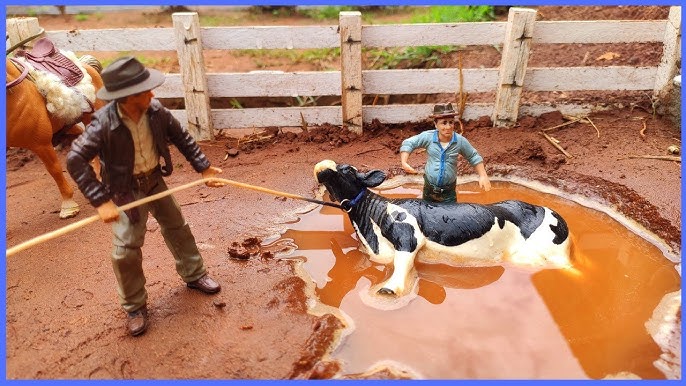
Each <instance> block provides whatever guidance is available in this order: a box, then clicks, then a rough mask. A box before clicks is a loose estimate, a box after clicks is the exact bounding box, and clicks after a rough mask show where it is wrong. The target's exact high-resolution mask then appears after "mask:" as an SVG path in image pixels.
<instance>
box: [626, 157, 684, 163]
mask: <svg viewBox="0 0 686 386" xmlns="http://www.w3.org/2000/svg"><path fill="white" fill-rule="evenodd" d="M627 158H630V159H636V158H645V159H659V160H663V161H676V162H681V157H679V156H674V155H630V156H627V157H624V158H618V159H620V160H621V159H627Z"/></svg>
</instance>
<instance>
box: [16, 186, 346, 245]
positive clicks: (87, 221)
mask: <svg viewBox="0 0 686 386" xmlns="http://www.w3.org/2000/svg"><path fill="white" fill-rule="evenodd" d="M207 182H222V183H224V184H227V185H234V186H238V187H241V188H246V189H252V190H257V191H260V192H263V193H269V194H273V195H275V196H282V197H287V198H293V199H296V200H303V201H307V202H313V203H316V204H321V205H326V206H332V207H334V208H339V209H341V206H340V205H338V204H335V203H332V202H326V201H320V200H315V199H312V198H307V197H303V196H299V195H297V194H291V193H285V192H279V191H278V190H272V189H267V188H263V187H260V186H255V185H250V184H245V183H242V182H237V181H233V180H227V179H225V178H217V177H210V178H202V179H199V180H197V181H193V182H189V183H187V184H185V185H181V186H177V187H175V188H172V189H169V190H165V191H164V192H160V193H157V194H153V195H152V196H148V197H144V198H141V199H140V200H136V201H133V202H131V203H128V204H126V205H122V206H120V207H119V210H121V211H122V212H123V211H126V210H129V209H131V208H135V207H137V206H140V205H143V204H147V203H148V202H151V201H155V200H159V199H160V198H162V197H166V196H168V195H170V194H174V193H176V192H178V191H181V190H184V189H188V188H190V187H192V186H195V185H199V184H203V183H207ZM98 220H100V215H97V214H95V215H93V216H90V217H87V218H84V219H83V220H80V221H77V222H75V223H73V224H69V225H67V226H64V227H62V228H59V229H56V230H54V231H51V232H48V233H44V234H42V235H40V236H37V237H34V238H32V239H30V240H28V241H25V242H23V243H21V244H19V245H16V246H14V247H12V248H9V249H7V252H6V254H5V256H6V257H10V256H12V255H14V254H16V253H19V252H21V251H23V250H25V249H28V248H30V247H33V246H35V245H38V244H41V243H44V242H46V241H48V240H52V239H55V238H57V237H60V236H62V235H65V234H67V233H69V232H71V231H73V230H76V229H79V228H81V227H83V226H86V225H88V224H90V223H93V222H96V221H98Z"/></svg>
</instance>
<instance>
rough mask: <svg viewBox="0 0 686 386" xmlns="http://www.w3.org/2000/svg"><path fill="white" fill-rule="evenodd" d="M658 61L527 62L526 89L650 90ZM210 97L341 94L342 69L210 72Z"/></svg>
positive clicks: (371, 79) (483, 79)
mask: <svg viewBox="0 0 686 386" xmlns="http://www.w3.org/2000/svg"><path fill="white" fill-rule="evenodd" d="M656 72H657V68H656V67H640V68H636V67H556V68H529V69H527V74H526V79H527V81H526V89H527V90H528V91H579V90H652V89H653V85H654V82H655V76H656ZM463 73H464V82H465V84H464V88H463V90H464V91H465V92H490V91H495V87H496V85H497V80H498V69H495V68H487V69H467V70H463ZM207 78H208V89H209V96H210V97H212V98H220V97H221V98H238V97H287V96H321V95H340V89H339V86H338V83H336V82H337V80H338V79H340V72H338V71H330V72H300V73H298V72H294V73H274V72H272V73H261V72H258V73H248V74H241V73H216V74H208V76H207ZM182 87H183V85H182V82H181V76H180V75H179V74H168V75H167V80H166V81H165V82H164V84H163V85H162V86H160V87H158V88H156V89H155V95H157V97H159V98H182V97H183V94H182V92H181V90H182ZM458 87H459V84H458V71H457V70H455V69H430V70H367V71H363V72H362V88H363V89H364V90H365V93H366V94H368V95H369V94H372V95H373V94H391V95H401V94H441V93H453V92H455V91H456V90H457V89H458Z"/></svg>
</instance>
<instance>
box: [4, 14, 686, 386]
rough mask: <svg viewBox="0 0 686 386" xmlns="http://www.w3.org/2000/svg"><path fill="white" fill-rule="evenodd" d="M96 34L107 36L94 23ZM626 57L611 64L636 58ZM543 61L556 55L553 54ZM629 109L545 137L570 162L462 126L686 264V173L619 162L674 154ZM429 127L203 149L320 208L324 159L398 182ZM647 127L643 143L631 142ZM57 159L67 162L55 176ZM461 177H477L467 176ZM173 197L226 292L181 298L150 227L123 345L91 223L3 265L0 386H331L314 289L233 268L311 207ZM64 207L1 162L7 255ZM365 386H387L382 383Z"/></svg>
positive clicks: (664, 137) (177, 178) (332, 324)
mask: <svg viewBox="0 0 686 386" xmlns="http://www.w3.org/2000/svg"><path fill="white" fill-rule="evenodd" d="M666 9H667V8H666V7H540V12H541V13H542V14H543V15H544V16H545V17H546V18H547V19H548V20H553V19H565V18H567V19H573V18H578V19H604V18H607V19H611V18H615V19H628V18H635V19H649V18H665V17H666V14H667V13H666ZM655 15H657V16H655ZM133 16H135V15H131V17H133ZM120 17H125V15H122V16H120ZM60 18H61V17H47V18H46V20H48V21H50V23H55V24H54V25H52V24H51V25H49V26H48V24H44V23H43V20H41V25H45V26H46V28H48V29H68V28H71V27H70V25H71V24H70V23H74V22H73V20H71V21H70V20H65V19H64V18H61V19H60ZM53 19H54V20H53ZM58 19H60V20H62V24H60V23H59V22H58V21H57V20H58ZM108 19H113V18H108ZM119 20H121V19H119ZM111 22H112V23H116V20H112V21H111ZM255 24H257V22H256V23H255ZM264 24H266V23H264ZM122 25H123V26H127V27H128V26H130V25H127V24H121V25H120V26H122ZM131 26H133V25H131ZM98 27H99V28H104V27H105V26H104V25H102V23H99V25H98ZM81 28H82V27H81ZM572 48H574V47H566V48H561V49H564V50H566V51H569V54H568V55H567V56H569V57H576V58H583V57H584V56H585V52H586V51H583V52H576V51H573V50H572ZM629 48H630V47H625V48H624V49H625V50H624V51H621V52H620V54H621V55H636V54H632V53H631V50H630V49H629ZM584 50H585V48H584ZM550 52H551V54H550V55H557V54H554V52H555V51H554V50H553V51H550ZM537 55H540V53H539V54H537ZM593 55H595V53H594V54H593ZM593 55H591V57H593ZM646 55H647V56H646V58H644V57H643V56H641V57H640V58H639V60H640V61H643V60H645V61H646V62H648V63H653V64H649V65H654V62H653V61H654V60H656V59H655V55H657V60H659V52H658V53H654V52H653V53H650V52H648V53H647V54H646ZM557 59H559V55H558V57H555V56H550V57H548V58H547V59H544V58H542V57H540V58H539V60H541V61H542V62H545V61H546V60H548V61H550V62H555V61H556V60H557ZM619 97H621V95H619ZM626 106H627V107H625V108H621V109H620V108H615V109H611V110H609V111H604V112H598V113H594V114H591V115H590V119H591V120H592V122H593V123H594V124H595V125H596V126H597V128H598V130H599V131H600V137H598V136H597V133H596V130H595V129H594V128H593V126H591V125H590V124H589V123H575V124H571V125H568V126H566V127H564V128H560V129H558V130H555V131H553V132H551V133H550V134H551V135H553V136H554V137H555V138H557V139H558V140H559V141H560V143H561V144H562V146H564V147H565V149H566V150H567V151H568V152H569V153H570V154H572V155H573V158H566V157H565V156H564V155H562V154H561V153H560V152H559V151H558V150H556V149H555V148H554V147H553V146H552V145H551V144H550V143H548V142H547V141H546V140H545V139H544V138H543V137H542V136H540V135H539V134H538V133H537V132H538V131H539V130H541V129H544V128H549V127H553V126H555V125H558V124H560V123H562V122H563V117H562V116H561V114H559V113H550V114H546V115H544V116H541V117H538V118H533V117H523V118H521V119H520V121H519V124H518V125H517V126H516V127H514V128H512V129H496V128H492V127H491V125H490V121H489V119H488V118H486V117H484V118H482V119H479V120H475V121H471V122H467V123H466V124H465V131H464V135H465V136H466V137H467V138H468V139H469V141H470V142H471V143H472V144H473V145H474V146H475V147H476V148H477V149H479V151H480V153H481V154H482V155H483V157H484V159H485V164H486V168H487V170H488V172H489V175H491V176H492V178H507V177H509V176H518V177H522V178H525V179H529V180H532V179H533V180H538V181H541V182H544V183H546V184H548V185H552V186H555V187H558V188H560V189H561V190H563V191H564V192H567V193H569V194H574V195H579V196H583V197H586V198H588V199H589V200H592V201H594V202H598V203H602V204H605V205H607V206H611V207H612V208H614V209H615V210H616V211H618V212H620V213H623V214H625V215H626V216H628V217H630V218H632V219H634V220H635V221H636V222H637V223H639V224H641V225H642V226H643V227H645V228H646V229H648V230H649V231H650V232H652V233H654V234H656V235H657V236H659V237H660V238H661V239H663V240H664V241H665V243H666V244H668V245H669V246H670V248H672V249H673V252H674V253H675V254H676V255H678V256H680V254H681V225H680V224H681V204H680V202H681V189H680V187H681V164H680V163H679V162H673V161H665V160H657V159H642V158H639V159H634V158H627V157H629V156H632V155H668V153H667V148H668V147H669V146H670V145H677V146H679V147H680V146H681V133H680V127H678V126H677V125H675V124H674V123H673V121H672V120H670V119H668V118H665V117H661V116H659V115H654V114H652V111H651V106H650V103H649V101H648V100H645V101H642V102H639V103H635V104H634V105H626ZM644 124H645V126H644ZM428 125H429V124H428V123H408V124H404V125H396V126H387V125H382V124H380V123H377V122H375V123H373V124H371V125H368V126H367V127H365V134H364V135H363V136H361V137H356V136H354V135H344V134H342V133H341V131H340V128H338V127H329V126H324V127H322V128H320V129H319V130H316V131H315V130H311V131H310V132H309V133H293V132H278V133H277V134H276V135H275V136H272V137H270V138H269V139H267V140H264V141H261V142H257V141H255V142H247V143H245V144H244V145H242V146H241V147H240V149H239V153H238V155H237V156H235V157H226V155H227V151H228V150H229V149H230V148H232V147H234V146H235V145H236V141H235V140H234V139H232V138H228V137H222V136H220V137H218V138H217V139H216V140H214V141H209V142H205V143H202V144H201V147H202V149H203V151H205V152H206V154H207V155H208V157H209V158H210V160H211V161H212V162H213V163H214V164H215V165H216V166H219V167H221V168H223V170H224V173H223V175H221V176H222V177H224V178H229V179H234V180H237V181H240V182H244V183H248V184H253V185H258V186H262V187H266V188H270V189H274V190H279V191H283V192H288V193H293V194H298V195H302V196H306V197H314V195H315V192H316V188H317V187H316V185H315V182H314V179H313V176H312V169H313V166H314V165H315V164H316V163H317V162H318V161H321V160H322V159H333V160H335V161H337V162H339V163H350V164H353V165H355V166H357V167H358V168H360V169H371V168H374V169H382V170H385V171H386V172H387V173H388V174H389V175H398V174H402V171H401V168H400V163H399V156H398V153H397V151H398V147H399V144H400V141H401V140H402V139H404V138H406V137H408V136H410V135H412V134H414V133H417V132H418V131H420V130H423V129H428V128H429V126H428ZM644 127H645V131H644V134H645V137H644V138H643V137H642V136H641V135H640V133H641V131H642V129H643V128H644ZM274 131H276V130H274ZM65 155H66V151H65V150H62V151H61V152H60V157H61V158H62V160H64V156H65ZM172 156H173V159H174V162H175V172H174V174H173V175H172V176H170V177H168V178H167V183H168V185H169V186H170V187H173V186H179V185H182V184H185V183H188V182H190V181H193V180H195V179H197V178H198V177H199V176H198V175H197V174H196V173H194V172H193V171H192V169H191V168H190V167H189V165H188V164H187V163H186V162H185V160H183V157H182V156H181V155H180V154H178V152H176V151H174V152H173V154H172ZM225 158H226V159H225ZM412 161H413V162H412V163H413V165H414V166H415V167H418V166H420V165H421V164H422V163H423V156H421V155H414V156H413V158H412ZM461 171H462V173H463V174H469V173H471V172H472V171H471V168H469V167H467V166H465V165H461ZM175 196H176V198H177V200H178V201H179V203H180V204H181V205H182V209H183V211H184V214H185V216H186V219H187V220H188V222H189V223H190V225H191V227H192V229H193V232H194V234H195V237H196V240H197V242H198V244H199V246H200V248H201V251H202V253H203V256H204V258H205V262H206V265H207V266H208V268H209V270H210V272H211V274H212V275H213V276H214V277H215V278H216V279H217V280H218V281H219V282H220V283H221V284H222V285H223V289H222V292H221V293H219V294H218V295H216V296H206V295H203V294H199V293H197V292H193V291H190V290H188V289H187V288H186V287H185V286H184V285H183V283H182V281H181V280H180V279H179V278H178V276H177V274H176V272H175V270H174V267H173V260H172V258H171V255H170V253H169V252H168V250H167V248H166V246H165V244H164V242H163V240H162V237H161V235H160V233H159V231H158V227H157V224H156V223H155V222H154V221H153V220H149V223H148V227H149V232H148V235H147V240H146V243H145V246H144V248H143V253H144V263H143V264H144V270H145V272H146V275H147V289H148V292H149V302H150V303H149V309H150V318H151V322H152V323H151V326H150V328H149V330H148V331H147V333H146V334H145V335H143V336H141V337H138V338H132V337H130V336H128V334H127V332H126V329H125V313H124V312H123V311H122V310H121V309H120V307H119V305H118V301H117V295H116V292H115V279H114V276H113V275H112V269H111V266H110V262H109V252H110V243H111V235H110V228H109V226H107V225H103V224H102V223H100V222H98V223H95V224H91V225H88V226H86V227H84V228H81V229H80V230H77V231H74V232H72V233H70V234H68V235H66V236H63V237H60V238H58V239H56V240H52V241H49V242H46V243H44V244H42V245H39V246H36V247H33V248H31V249H28V250H26V251H24V252H21V253H19V254H17V255H14V256H11V257H9V258H7V263H6V270H7V295H6V301H7V310H6V317H7V329H6V333H7V339H6V344H7V355H6V368H7V378H8V379H149V378H153V379H241V378H242V379H245V378H250V379H255V378H257V379H284V378H330V377H332V376H334V375H336V371H337V366H336V364H335V363H334V362H330V361H329V360H328V358H327V355H326V353H327V350H328V348H329V347H330V345H331V344H332V342H334V341H335V339H336V335H335V331H336V329H337V328H338V327H340V322H339V321H338V319H336V318H335V317H333V316H332V314H330V313H325V314H323V315H321V316H315V315H311V314H309V313H308V312H307V297H308V294H309V293H310V291H311V288H310V286H311V284H310V282H309V281H308V280H306V279H305V280H304V279H302V278H301V277H299V276H298V275H297V274H296V267H295V266H294V265H292V263H291V262H287V261H280V260H276V259H248V260H238V259H231V258H229V248H230V247H231V246H232V244H233V243H238V244H241V243H243V241H244V240H246V239H249V238H252V237H256V238H258V239H264V238H266V237H268V236H272V235H276V234H278V233H279V231H280V230H282V229H283V228H285V226H286V225H284V223H285V222H287V221H289V220H293V219H294V218H295V216H296V215H295V214H294V213H295V212H297V210H298V209H299V208H302V207H303V206H304V205H305V204H304V203H303V202H300V201H295V200H290V199H288V200H285V199H280V198H277V197H274V196H271V195H267V194H263V193H258V192H255V191H251V190H246V189H239V188H234V187H224V188H217V189H211V188H206V187H204V186H197V187H194V188H191V189H188V190H184V191H182V192H180V193H178V194H176V195H175ZM58 197H59V196H58V193H57V189H56V187H55V186H54V183H53V181H52V179H51V178H50V177H49V175H48V174H47V172H46V171H45V169H44V168H43V166H42V164H41V163H40V161H39V160H38V159H37V157H35V156H33V155H32V154H30V153H27V152H25V151H22V150H18V149H10V150H9V151H8V157H7V191H6V198H7V216H6V217H7V218H6V220H7V239H6V240H7V245H8V246H13V245H16V244H18V243H20V242H23V241H26V240H28V239H30V238H32V237H35V236H38V235H40V234H43V233H45V232H49V231H52V230H54V229H57V228H59V227H61V226H64V225H66V224H68V223H72V222H75V221H78V220H81V219H84V218H86V217H88V216H92V215H95V213H96V212H95V210H94V209H93V208H92V207H90V206H89V204H88V203H87V202H86V201H85V199H84V198H83V196H82V195H81V194H80V193H77V194H76V197H75V199H76V201H77V202H78V203H79V204H80V205H81V207H82V212H81V214H79V216H78V217H76V218H75V219H71V220H67V221H61V220H59V219H58V216H57V209H58V207H59V200H58ZM234 247H235V245H234ZM337 375H338V376H348V377H353V378H355V377H362V376H356V375H346V374H337ZM372 377H376V378H394V377H396V376H395V375H393V374H392V373H389V372H383V373H377V374H375V375H373V376H372Z"/></svg>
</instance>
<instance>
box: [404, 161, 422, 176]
mask: <svg viewBox="0 0 686 386" xmlns="http://www.w3.org/2000/svg"><path fill="white" fill-rule="evenodd" d="M401 165H402V167H403V170H404V171H406V172H407V173H410V174H418V173H417V170H415V168H413V167H412V166H410V164H408V163H407V162H403V163H402V164H401Z"/></svg>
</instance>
